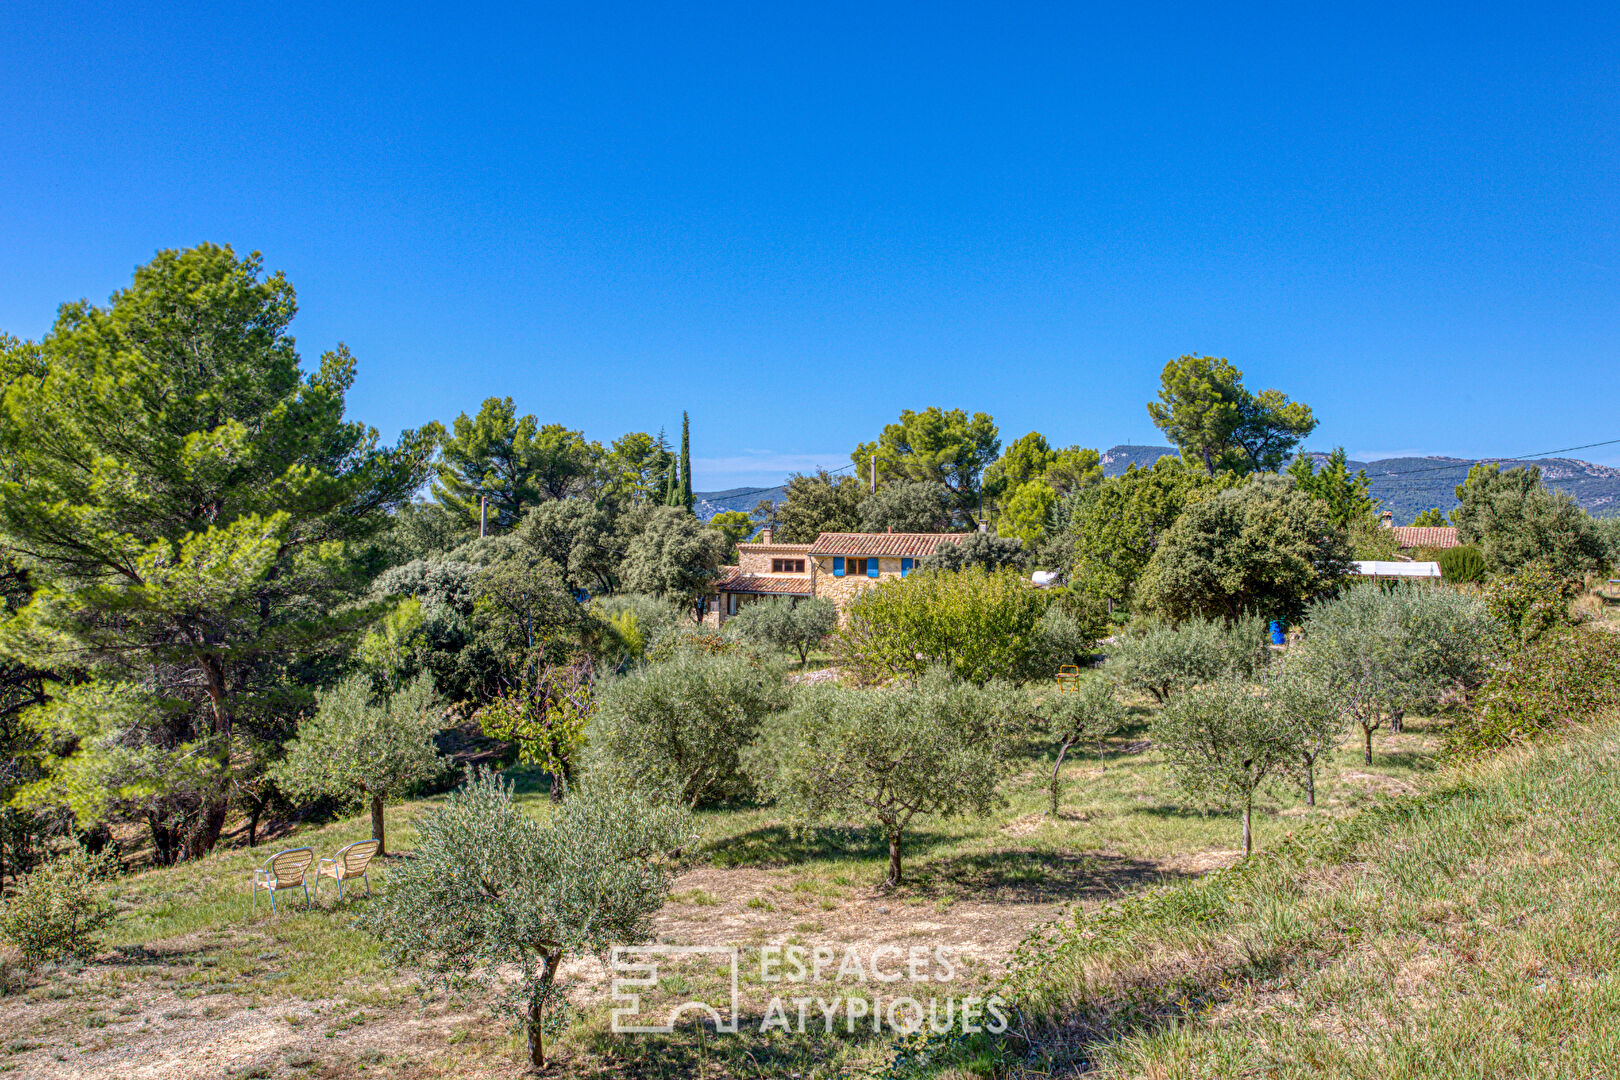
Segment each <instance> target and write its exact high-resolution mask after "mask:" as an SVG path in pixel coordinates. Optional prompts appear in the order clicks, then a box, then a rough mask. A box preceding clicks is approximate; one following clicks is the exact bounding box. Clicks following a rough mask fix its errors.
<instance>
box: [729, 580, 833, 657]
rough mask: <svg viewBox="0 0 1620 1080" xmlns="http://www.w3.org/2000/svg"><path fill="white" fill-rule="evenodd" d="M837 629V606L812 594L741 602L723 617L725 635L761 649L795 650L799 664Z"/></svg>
mask: <svg viewBox="0 0 1620 1080" xmlns="http://www.w3.org/2000/svg"><path fill="white" fill-rule="evenodd" d="M836 629H838V607H837V605H835V604H834V603H833V602H832V601H831V600H827V599H824V598H822V597H815V598H812V599H809V600H800V601H799V602H797V603H795V602H793V601H792V600H789V599H787V598H785V597H776V598H773V599H767V600H757V601H755V602H754V603H751V604H747V605H744V606H743V608H742V610H740V611H738V612H737V614H736V615H733V616H732V617H731V618H729V619H727V620H726V627H725V630H726V634H727V636H729V637H735V638H737V639H740V640H742V641H747V642H750V643H751V644H754V645H758V646H760V647H762V648H767V649H775V650H777V651H780V652H796V653H798V654H799V663H801V664H804V663H808V662H809V658H810V650H811V649H814V648H815V647H816V646H818V645H820V644H821V643H822V641H824V640H826V637H827V635H828V634H831V633H832V632H833V631H834V630H836Z"/></svg>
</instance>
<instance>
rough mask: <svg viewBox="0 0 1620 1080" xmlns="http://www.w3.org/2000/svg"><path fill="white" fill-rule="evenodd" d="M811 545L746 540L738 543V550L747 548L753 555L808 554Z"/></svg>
mask: <svg viewBox="0 0 1620 1080" xmlns="http://www.w3.org/2000/svg"><path fill="white" fill-rule="evenodd" d="M810 547H811V545H809V544H761V543H759V542H757V541H752V540H744V541H741V542H739V543H738V544H737V550H738V551H741V550H743V549H744V548H747V549H748V552H749V553H750V554H753V555H807V554H809V552H810Z"/></svg>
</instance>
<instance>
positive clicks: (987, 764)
mask: <svg viewBox="0 0 1620 1080" xmlns="http://www.w3.org/2000/svg"><path fill="white" fill-rule="evenodd" d="M1018 726H1019V725H1018V721H1017V709H1016V706H1015V700H1014V697H1013V695H1012V694H1011V693H1010V692H1009V691H1008V689H1007V688H1006V687H1005V686H1003V685H997V684H991V685H989V686H985V687H975V686H973V685H972V684H969V683H964V682H961V681H959V680H957V679H954V678H952V677H951V676H950V674H949V673H948V672H946V671H945V670H943V669H936V670H934V671H931V672H929V673H927V674H926V675H925V676H924V677H923V678H922V679H921V680H920V681H919V682H918V683H917V684H916V685H915V686H895V687H889V688H887V689H882V690H851V689H848V688H845V687H841V686H836V685H827V684H822V685H819V686H814V687H807V688H806V689H805V690H804V691H802V692H801V693H800V695H799V700H798V703H797V704H796V705H795V706H794V708H793V709H792V710H791V711H789V712H785V713H780V714H778V715H776V716H773V717H772V718H771V719H770V720H769V721H767V724H766V732H765V735H764V737H763V738H762V739H761V740H760V744H759V746H758V747H757V748H756V750H755V751H754V752H753V753H752V754H751V755H750V757H751V763H752V764H753V767H754V769H755V772H756V775H759V776H760V777H761V779H762V781H763V784H764V786H766V787H767V788H768V789H769V790H770V791H771V793H772V794H774V795H775V796H776V797H777V799H778V800H779V801H780V803H781V805H782V808H783V809H784V810H785V811H786V812H787V814H788V815H789V817H791V818H793V819H794V820H796V821H799V822H801V823H804V824H815V823H817V822H822V821H828V820H839V821H843V820H848V819H849V818H850V817H851V816H853V815H857V814H864V815H866V816H867V817H868V818H869V819H871V818H875V819H876V820H877V822H878V823H879V825H881V826H882V828H883V833H884V836H885V837H886V838H887V839H888V841H889V875H888V879H887V882H886V883H887V884H888V885H891V886H893V885H898V884H900V882H901V881H902V879H903V875H902V866H901V844H902V841H903V840H904V837H905V831H906V828H907V827H908V826H909V825H910V824H911V821H912V819H913V818H915V817H916V816H917V815H919V814H925V815H935V816H939V817H952V816H955V815H959V814H980V815H982V814H987V813H989V812H990V809H991V807H992V806H993V805H994V804H995V800H996V784H997V782H998V781H999V780H1000V779H1001V777H1002V776H1003V775H1004V773H1005V771H1006V769H1007V764H1008V759H1009V757H1010V752H1011V748H1012V745H1013V738H1014V736H1015V735H1016V734H1017V731H1018Z"/></svg>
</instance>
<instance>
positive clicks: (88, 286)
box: [0, 0, 1620, 488]
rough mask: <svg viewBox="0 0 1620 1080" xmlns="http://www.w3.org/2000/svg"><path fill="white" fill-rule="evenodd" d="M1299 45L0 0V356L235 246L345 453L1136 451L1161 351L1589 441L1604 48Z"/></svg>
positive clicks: (1513, 441)
mask: <svg viewBox="0 0 1620 1080" xmlns="http://www.w3.org/2000/svg"><path fill="white" fill-rule="evenodd" d="M1331 6H1332V7H1335V8H1338V9H1342V10H1339V11H1333V12H1329V11H1312V10H1305V9H1325V8H1328V7H1330V5H1298V4H1290V5H1278V6H1276V7H1274V8H1269V9H1263V8H1250V9H1247V10H1245V11H1242V12H1238V13H1224V12H1220V11H1218V10H1217V9H1218V8H1220V7H1224V5H1210V4H1201V5H1188V6H1187V7H1186V8H1181V9H1176V8H1150V7H1148V6H1146V5H1139V4H1125V5H1122V4H1110V5H1106V6H1104V5H1092V6H1083V5H1077V4H1057V3H1054V4H1044V5H1031V4H981V5H975V6H957V5H942V4H928V5H922V4H918V5H915V6H905V7H902V6H890V7H884V8H881V9H880V8H879V7H878V6H877V5H871V4H859V5H850V6H847V7H836V6H834V5H831V4H816V5H803V4H800V5H791V6H790V5H782V4H760V3H750V4H739V5H721V4H698V5H693V4H686V5H657V6H651V5H649V6H647V7H627V6H626V7H614V6H610V5H605V4H569V5H560V4H558V5H545V6H544V8H545V10H538V11H537V12H530V13H522V12H520V11H519V10H518V9H520V8H523V7H533V8H537V9H538V8H539V7H540V6H537V5H503V6H502V8H500V9H483V10H480V9H477V8H475V7H474V6H472V5H437V6H435V7H433V8H427V7H422V8H418V7H414V6H411V5H405V4H388V5H378V6H375V7H373V8H370V9H369V10H367V9H362V8H360V7H359V6H358V5H331V4H320V5H302V4H290V3H289V4H255V5H238V4H197V5H194V6H190V5H188V6H182V5H178V4H173V5H161V6H158V5H150V6H149V5H143V4H137V3H128V2H123V3H118V4H108V5H90V4H71V3H51V4H44V3H32V2H19V0H11V2H10V3H8V4H6V8H5V15H4V17H3V18H0V330H5V331H8V332H10V333H13V334H18V335H21V336H25V337H37V336H39V335H40V334H41V333H43V332H44V331H45V330H46V328H47V327H48V326H49V324H50V321H51V319H52V317H53V314H54V311H55V308H56V305H57V304H58V303H60V302H61V301H63V300H67V299H71V298H77V297H81V296H88V297H90V298H92V299H95V300H97V301H104V300H105V299H106V297H107V295H108V294H109V293H110V292H112V291H113V290H114V289H115V288H117V287H119V286H120V285H122V284H124V283H125V282H127V281H128V279H129V275H130V272H131V271H132V270H133V268H134V267H135V266H136V265H137V264H138V263H141V262H143V261H145V260H147V259H149V258H150V257H151V255H152V253H153V252H154V251H156V250H157V249H159V248H164V247H177V246H185V245H190V244H194V243H197V242H199V241H204V240H209V241H216V242H221V243H229V244H232V245H233V246H234V247H236V248H237V250H238V251H248V250H254V249H258V250H261V251H262V252H263V253H264V256H265V259H266V262H267V264H268V265H269V266H270V267H272V268H277V269H282V270H285V271H286V272H287V273H288V274H289V276H290V277H291V279H292V280H293V282H294V284H295V285H296V286H297V288H298V292H299V299H300V304H301V313H300V315H299V317H298V320H297V322H296V324H295V331H296V333H297V336H298V340H299V345H300V349H301V351H302V352H303V353H304V355H305V358H306V360H311V361H312V360H313V359H314V358H315V357H317V356H318V355H319V354H320V353H321V352H322V351H324V350H325V349H328V348H330V347H332V346H333V345H335V344H336V343H337V342H338V341H340V340H341V341H345V342H347V343H348V344H349V346H350V347H351V348H352V349H353V351H354V352H355V354H356V355H357V356H358V358H359V360H360V376H359V380H358V383H357V385H356V387H355V390H354V393H353V395H352V398H351V411H352V413H353V414H354V415H356V416H358V417H359V418H361V419H364V420H366V421H367V422H369V423H372V424H374V425H376V426H377V427H379V428H381V429H382V430H383V432H384V433H385V435H386V436H388V437H390V438H391V437H392V436H393V435H394V434H396V433H397V432H398V430H399V429H400V428H401V427H405V426H415V425H418V424H421V423H423V422H424V421H427V420H431V419H436V418H437V419H443V420H448V419H450V418H451V417H452V416H454V414H455V413H457V412H459V411H461V410H464V409H465V410H475V409H476V408H477V406H478V403H479V402H480V401H481V400H482V399H483V398H485V397H486V396H489V395H503V396H504V395H511V396H512V397H514V398H515V399H516V400H517V402H518V405H519V406H520V408H522V409H523V410H525V411H531V412H534V413H536V414H538V415H539V416H540V417H541V418H542V419H543V420H546V421H561V422H563V423H565V424H568V425H570V426H572V427H578V428H583V429H584V430H585V431H586V433H587V434H588V435H589V436H590V437H592V438H598V439H602V440H604V441H605V440H607V439H611V438H612V437H614V436H616V435H618V434H620V433H621V432H623V431H625V430H630V429H648V430H657V428H658V427H659V426H660V425H663V426H666V427H669V428H671V429H678V427H679V424H680V413H681V410H682V409H683V408H684V409H687V410H690V412H691V413H692V429H693V452H694V456H695V457H697V458H698V459H699V464H698V467H697V470H696V472H697V475H696V483H697V486H698V487H699V488H715V487H724V486H732V485H736V484H754V483H774V482H776V481H777V480H779V479H780V477H781V475H782V473H783V472H784V471H786V470H787V469H789V468H802V467H806V466H809V465H813V464H815V463H818V462H821V463H829V464H843V463H845V462H847V456H846V455H847V454H848V451H849V449H850V448H851V447H852V446H853V445H854V444H855V443H856V442H857V441H859V440H862V439H867V438H871V437H872V436H873V435H874V434H875V433H876V432H877V430H878V429H879V428H880V427H881V425H882V424H883V423H885V422H886V421H889V420H891V419H893V418H894V417H895V415H896V414H897V413H898V412H899V410H900V409H902V408H906V407H912V408H921V407H924V406H927V405H929V404H940V405H945V406H961V407H965V408H967V409H969V410H985V411H988V412H991V413H992V414H994V416H995V417H996V420H997V421H998V422H999V423H1000V425H1001V430H1002V434H1003V438H1004V439H1007V440H1010V439H1011V438H1015V437H1017V436H1018V435H1021V434H1023V433H1024V432H1025V431H1028V430H1031V429H1037V430H1040V431H1042V432H1044V433H1046V435H1047V436H1048V438H1050V439H1052V440H1053V441H1054V442H1057V443H1060V444H1068V443H1080V444H1082V445H1088V446H1098V447H1107V446H1109V445H1111V444H1114V443H1117V442H1124V441H1136V442H1145V441H1155V440H1156V433H1155V432H1154V431H1153V429H1152V427H1151V425H1150V423H1149V422H1148V419H1147V416H1146V412H1145V410H1144V408H1143V403H1144V402H1145V401H1147V400H1148V399H1149V398H1151V397H1152V395H1153V394H1154V393H1155V391H1156V389H1157V379H1158V372H1159V369H1160V367H1161V366H1162V365H1163V364H1164V362H1165V361H1166V360H1168V359H1170V358H1172V357H1174V356H1177V355H1179V354H1181V353H1184V352H1202V353H1210V354H1214V355H1220V356H1226V357H1228V358H1229V359H1231V360H1232V361H1233V362H1234V363H1235V364H1236V365H1237V366H1238V367H1240V368H1241V369H1243V371H1244V372H1245V374H1246V376H1247V381H1248V384H1249V385H1250V386H1251V387H1253V388H1256V389H1258V388H1260V387H1266V386H1276V387H1279V388H1281V389H1283V390H1284V391H1286V392H1287V393H1289V394H1291V395H1292V396H1294V397H1296V398H1299V399H1302V400H1304V401H1307V402H1309V403H1310V404H1311V405H1312V406H1313V407H1314V408H1315V409H1316V412H1317V415H1318V417H1319V418H1320V419H1321V422H1322V423H1321V427H1320V429H1319V431H1318V433H1317V435H1316V437H1314V438H1313V439H1312V440H1311V443H1312V445H1313V446H1314V447H1318V448H1323V449H1326V448H1329V447H1331V446H1333V445H1335V444H1340V443H1342V444H1344V445H1345V446H1347V447H1348V448H1349V450H1350V451H1351V452H1352V454H1353V455H1356V456H1362V457H1365V456H1368V455H1384V454H1390V453H1397V452H1420V453H1452V454H1460V455H1467V456H1475V455H1486V454H1504V455H1505V454H1520V453H1526V452H1530V451H1539V450H1547V449H1552V448H1555V447H1562V446H1567V445H1573V444H1576V443H1585V442H1592V441H1596V440H1599V439H1605V438H1620V394H1617V390H1616V376H1617V374H1620V365H1617V359H1620V198H1617V196H1620V48H1617V46H1620V27H1617V18H1620V7H1617V6H1616V5H1613V4H1608V5H1593V6H1591V7H1585V8H1581V7H1564V6H1558V5H1545V4H1525V5H1522V6H1517V7H1504V6H1497V5H1486V6H1483V7H1481V6H1479V5H1456V6H1452V7H1424V6H1421V5H1412V4H1403V5H1396V6H1392V7H1390V8H1388V9H1385V10H1381V11H1374V10H1372V8H1371V7H1370V6H1369V5H1360V4H1355V5H1331ZM337 9H344V10H343V11H341V12H338V11H337ZM1616 450H1620V448H1613V447H1611V448H1608V450H1607V451H1594V452H1592V453H1591V454H1589V455H1586V456H1589V457H1591V458H1593V459H1594V460H1605V461H1620V453H1616V452H1615V451H1616Z"/></svg>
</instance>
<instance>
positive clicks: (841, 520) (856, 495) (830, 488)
mask: <svg viewBox="0 0 1620 1080" xmlns="http://www.w3.org/2000/svg"><path fill="white" fill-rule="evenodd" d="M865 491H866V489H865V488H864V487H862V486H861V482H860V481H859V480H857V479H855V477H853V476H834V475H833V474H832V473H829V472H828V471H827V470H826V469H818V470H817V471H816V472H815V473H814V474H813V475H812V474H807V473H793V474H791V475H790V476H789V477H788V482H787V493H786V494H785V495H783V496H782V501H781V502H780V503H779V504H778V505H777V506H776V521H777V524H778V526H779V529H778V531H777V535H776V539H777V540H778V541H780V542H781V543H784V544H808V543H811V542H812V541H814V540H815V538H816V537H817V536H820V535H821V534H822V533H824V532H858V531H860V527H861V511H860V507H861V502H862V500H863V499H864V498H865Z"/></svg>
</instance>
